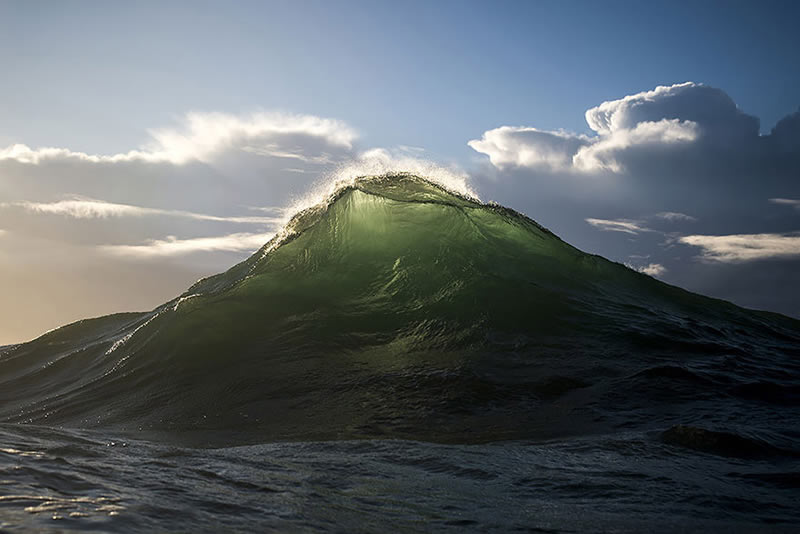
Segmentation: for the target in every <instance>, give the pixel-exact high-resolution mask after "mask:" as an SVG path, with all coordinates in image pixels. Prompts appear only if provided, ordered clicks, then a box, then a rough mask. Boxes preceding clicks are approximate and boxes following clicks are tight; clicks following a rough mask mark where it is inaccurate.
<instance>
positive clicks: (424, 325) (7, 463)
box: [0, 175, 800, 532]
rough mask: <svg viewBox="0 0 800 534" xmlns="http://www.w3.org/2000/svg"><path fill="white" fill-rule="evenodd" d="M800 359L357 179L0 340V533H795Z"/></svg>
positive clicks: (727, 313) (680, 302)
mask: <svg viewBox="0 0 800 534" xmlns="http://www.w3.org/2000/svg"><path fill="white" fill-rule="evenodd" d="M799 357H800V322H798V321H796V320H793V319H790V318H787V317H783V316H780V315H777V314H771V313H766V312H756V311H752V310H745V309H742V308H739V307H737V306H734V305H732V304H730V303H727V302H724V301H720V300H716V299H710V298H706V297H702V296H699V295H695V294H692V293H688V292H686V291H683V290H681V289H678V288H675V287H672V286H668V285H666V284H663V283H661V282H659V281H657V280H655V279H653V278H651V277H648V276H645V275H642V274H640V273H636V272H634V271H632V270H630V269H628V268H626V267H624V266H622V265H619V264H616V263H612V262H609V261H607V260H605V259H603V258H600V257H598V256H592V255H587V254H585V253H583V252H581V251H579V250H577V249H575V248H573V247H571V246H570V245H568V244H566V243H564V242H563V241H561V240H560V239H559V238H558V237H556V236H555V235H553V234H552V233H550V232H549V231H547V230H546V229H544V228H542V227H540V226H539V225H537V224H536V223H535V222H533V221H532V220H530V219H528V218H526V217H524V216H522V215H520V214H518V213H516V212H513V211H511V210H508V209H505V208H503V207H500V206H495V205H486V204H481V203H479V202H476V201H474V200H471V199H469V198H466V197H463V196H460V195H457V194H453V193H450V192H447V191H445V190H443V189H441V188H440V187H438V186H436V185H434V184H432V183H430V182H427V181H425V180H422V179H419V178H416V177H413V176H407V175H397V176H383V177H373V178H365V179H362V180H359V181H357V182H356V184H355V185H351V186H349V187H346V188H343V189H341V190H339V191H338V192H337V193H336V194H335V195H334V196H333V197H331V198H330V199H329V201H328V202H326V203H324V204H321V205H319V206H317V207H315V208H313V209H310V210H307V211H305V212H302V213H300V214H299V215H297V216H296V217H295V218H294V219H293V220H292V221H291V222H290V223H289V225H288V226H287V229H286V232H285V233H284V234H282V235H280V236H279V237H277V238H276V239H275V240H273V241H272V242H270V243H268V244H267V245H265V247H264V248H263V249H262V250H261V251H259V252H258V253H256V254H255V255H254V256H253V257H252V258H250V259H249V260H247V261H245V262H243V263H241V264H239V265H237V266H235V267H233V268H232V269H231V270H229V271H228V272H226V273H223V274H221V275H218V276H215V277H211V278H208V279H205V280H202V281H200V282H198V283H197V284H195V286H193V287H192V288H190V289H189V290H188V291H187V292H186V293H185V294H184V295H182V296H181V297H179V298H176V299H175V300H173V301H171V302H169V303H166V304H165V305H163V306H161V307H159V308H157V309H156V310H154V311H152V312H149V313H141V314H136V313H133V314H118V315H113V316H108V317H102V318H98V319H91V320H86V321H81V322H78V323H75V324H73V325H68V326H66V327H64V328H61V329H58V330H56V331H53V332H50V333H48V334H46V335H44V336H42V337H41V338H39V339H37V340H34V341H33V342H30V343H27V344H23V345H18V346H14V347H6V348H2V349H0V421H2V422H3V423H2V427H0V428H1V429H2V430H0V440H2V442H0V444H2V447H3V450H2V451H0V461H2V462H3V463H2V466H3V467H2V469H3V472H2V474H0V505H1V506H2V508H0V517H2V523H0V529H5V530H14V529H29V530H35V529H40V528H44V527H48V528H54V529H69V528H75V529H80V530H84V529H87V530H88V529H99V530H110V531H118V530H143V531H152V530H156V531H164V530H167V531H187V530H188V531H198V530H200V531H214V530H219V529H240V530H251V529H253V528H257V529H260V530H268V529H273V530H278V531H298V530H341V531H386V530H408V531H413V530H439V529H446V528H451V529H453V530H464V529H471V530H475V531H486V530H497V531H513V530H522V531H526V530H533V531H536V529H539V530H540V531H542V530H543V531H597V530H605V531H616V532H620V531H622V532H628V531H630V532H634V531H642V530H647V531H664V532H667V531H670V532H672V531H708V530H716V531H719V530H729V531H753V530H775V531H781V530H786V531H791V530H792V529H793V528H796V527H798V525H800V512H799V511H798V505H797V504H796V503H797V502H800V487H799V486H800V483H799V482H798V480H799V479H800V475H799V474H798V473H800V439H799V438H800V359H799ZM112 443H113V445H112ZM53 517H56V519H53Z"/></svg>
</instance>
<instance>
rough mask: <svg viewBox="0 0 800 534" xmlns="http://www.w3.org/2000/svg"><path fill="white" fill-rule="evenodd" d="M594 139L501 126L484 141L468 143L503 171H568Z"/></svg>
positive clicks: (488, 132)
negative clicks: (512, 169)
mask: <svg viewBox="0 0 800 534" xmlns="http://www.w3.org/2000/svg"><path fill="white" fill-rule="evenodd" d="M590 143H591V140H590V139H589V138H588V137H586V136H583V135H577V134H571V133H567V132H563V131H557V132H549V131H545V130H538V129H536V128H530V127H522V126H501V127H500V128H495V129H494V130H489V131H486V132H484V133H483V136H482V137H481V139H475V140H472V141H469V142H468V143H467V144H468V145H469V146H470V147H471V148H472V149H473V150H475V151H477V152H480V153H482V154H486V155H487V156H489V160H490V161H491V162H492V165H494V166H495V167H497V168H499V169H505V168H509V167H528V168H532V169H537V168H538V169H545V170H552V171H568V170H569V169H570V168H571V167H572V164H573V162H572V160H573V157H574V156H575V154H576V153H577V152H578V150H579V149H581V148H583V147H585V146H587V145H589V144H590Z"/></svg>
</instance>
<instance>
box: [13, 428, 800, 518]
mask: <svg viewBox="0 0 800 534" xmlns="http://www.w3.org/2000/svg"><path fill="white" fill-rule="evenodd" d="M0 436H1V437H2V440H3V441H4V442H5V443H7V444H8V446H7V447H5V448H4V449H3V450H0V491H2V494H3V496H2V497H0V518H2V519H0V530H9V531H14V530H17V529H21V530H37V529H63V530H69V529H76V530H86V531H88V530H96V531H109V532H119V531H142V532H152V531H184V532H197V531H219V530H243V531H245V530H247V531H252V530H257V531H278V532H294V531H327V530H336V531H342V532H363V531H375V532H387V531H407V532H414V531H419V532H423V531H425V532H427V531H431V530H450V531H454V532H460V531H465V530H472V531H482V532H485V531H497V532H514V531H520V532H576V531H578V532H586V531H589V532H597V531H609V532H641V531H648V532H707V531H709V530H713V531H722V530H725V531H728V532H752V531H762V530H771V531H775V532H781V531H785V532H791V531H792V530H793V527H794V528H795V529H796V526H797V525H798V522H799V521H800V510H798V504H797V496H798V488H799V487H800V472H798V468H800V464H798V462H797V461H796V460H795V459H791V458H785V457H780V456H773V455H769V454H767V455H765V456H763V457H751V458H736V457H725V456H719V455H717V454H709V453H705V452H699V451H691V450H685V449H683V448H681V447H676V446H671V445H667V444H665V443H663V441H662V440H661V439H660V437H659V436H657V435H651V434H641V433H619V434H615V435H613V436H596V437H593V438H591V439H585V438H581V439H571V440H566V441H561V440H559V441H549V442H545V443H526V442H520V441H515V442H503V443H494V444H483V445H437V444H431V443H422V442H412V441H393V440H371V441H332V442H312V443H273V444H262V445H252V446H243V447H234V448H223V449H196V448H183V447H175V446H169V445H164V444H157V443H152V442H145V441H139V440H129V439H125V438H122V439H120V438H114V437H110V436H109V435H104V434H100V433H96V432H75V431H73V432H64V431H56V430H53V429H48V428H41V427H30V428H20V427H18V426H4V427H3V428H2V429H0ZM795 531H796V530H795Z"/></svg>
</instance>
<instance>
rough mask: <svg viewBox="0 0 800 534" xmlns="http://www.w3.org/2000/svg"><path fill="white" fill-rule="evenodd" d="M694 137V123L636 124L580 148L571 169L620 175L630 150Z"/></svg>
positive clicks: (671, 120) (695, 127) (670, 121)
mask: <svg viewBox="0 0 800 534" xmlns="http://www.w3.org/2000/svg"><path fill="white" fill-rule="evenodd" d="M697 136H698V126H697V123H695V122H692V121H680V120H678V119H662V120H660V121H655V122H653V121H646V122H640V123H638V124H636V125H635V126H633V127H632V128H626V129H620V130H616V131H613V132H611V133H609V134H601V135H600V136H599V137H597V138H594V139H593V141H592V142H591V143H590V144H588V145H586V146H583V147H581V148H580V149H579V150H578V151H577V152H576V153H575V155H574V156H573V158H572V163H573V167H574V169H576V170H578V171H582V172H594V171H611V172H615V173H619V172H622V171H623V170H624V169H625V168H626V167H625V161H624V158H623V156H624V155H625V153H626V152H628V151H630V150H634V149H639V150H642V149H655V148H664V147H669V146H670V145H674V144H682V143H687V142H690V141H694V140H695V139H697Z"/></svg>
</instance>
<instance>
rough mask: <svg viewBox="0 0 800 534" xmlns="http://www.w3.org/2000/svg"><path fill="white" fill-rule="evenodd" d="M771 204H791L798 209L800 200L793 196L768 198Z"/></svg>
mask: <svg viewBox="0 0 800 534" xmlns="http://www.w3.org/2000/svg"><path fill="white" fill-rule="evenodd" d="M769 201H770V202H772V203H773V204H780V205H782V206H792V207H793V208H794V209H797V210H800V200H797V199H794V198H771V199H769Z"/></svg>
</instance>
